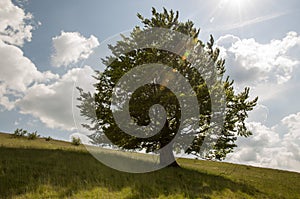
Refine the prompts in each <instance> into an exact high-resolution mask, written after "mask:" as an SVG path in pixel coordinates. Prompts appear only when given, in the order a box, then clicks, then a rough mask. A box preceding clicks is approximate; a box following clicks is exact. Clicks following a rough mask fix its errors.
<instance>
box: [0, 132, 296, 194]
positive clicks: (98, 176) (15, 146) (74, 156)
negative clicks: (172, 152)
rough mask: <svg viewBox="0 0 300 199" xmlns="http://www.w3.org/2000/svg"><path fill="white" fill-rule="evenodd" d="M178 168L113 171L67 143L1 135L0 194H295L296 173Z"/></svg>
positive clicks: (206, 165)
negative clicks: (139, 171) (133, 172)
mask: <svg viewBox="0 0 300 199" xmlns="http://www.w3.org/2000/svg"><path fill="white" fill-rule="evenodd" d="M178 163H179V164H180V165H181V166H182V168H164V169H162V170H159V171H155V172H150V173H144V174H129V173H124V172H120V171H116V170H114V169H111V168H109V167H106V166H105V165H103V164H101V163H99V162H98V161H97V160H96V159H94V158H93V157H92V156H91V155H90V154H89V153H88V152H87V151H86V150H85V148H84V146H73V145H71V144H70V143H68V142H63V141H57V140H51V141H46V140H45V139H36V140H28V139H26V138H12V137H11V135H8V134H2V133H0V198H112V199H116V198H126V199H136V198H272V199H273V198H300V173H295V172H287V171H281V170H273V169H264V168H256V167H251V166H244V165H236V164H230V163H222V162H213V161H201V160H190V159H179V160H178Z"/></svg>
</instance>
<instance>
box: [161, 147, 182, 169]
mask: <svg viewBox="0 0 300 199" xmlns="http://www.w3.org/2000/svg"><path fill="white" fill-rule="evenodd" d="M159 160H160V164H161V165H168V167H180V166H179V164H177V162H176V159H175V156H174V154H173V149H172V145H171V144H170V145H167V146H165V148H164V150H163V151H161V153H160V155H159Z"/></svg>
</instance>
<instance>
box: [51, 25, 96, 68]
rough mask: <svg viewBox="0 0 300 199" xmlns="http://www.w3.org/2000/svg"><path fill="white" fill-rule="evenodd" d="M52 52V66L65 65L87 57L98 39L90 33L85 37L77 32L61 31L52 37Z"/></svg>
mask: <svg viewBox="0 0 300 199" xmlns="http://www.w3.org/2000/svg"><path fill="white" fill-rule="evenodd" d="M52 42H53V47H54V51H55V52H54V54H53V55H52V63H53V65H54V66H57V67H60V66H67V65H69V64H75V63H77V62H78V61H80V60H83V59H87V58H88V57H89V56H90V54H91V53H92V52H93V49H94V48H96V47H97V46H99V42H98V39H97V38H96V37H95V36H93V35H91V36H90V38H85V37H83V36H82V35H80V34H79V33H78V32H63V31H62V32H61V34H60V35H59V36H56V37H54V38H52Z"/></svg>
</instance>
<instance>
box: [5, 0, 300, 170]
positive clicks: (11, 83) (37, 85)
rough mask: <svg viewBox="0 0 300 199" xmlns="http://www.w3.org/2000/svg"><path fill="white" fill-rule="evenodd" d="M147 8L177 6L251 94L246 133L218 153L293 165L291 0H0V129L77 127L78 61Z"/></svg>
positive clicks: (298, 117) (298, 115)
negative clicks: (235, 144) (248, 133)
mask: <svg viewBox="0 0 300 199" xmlns="http://www.w3.org/2000/svg"><path fill="white" fill-rule="evenodd" d="M151 7H155V8H157V10H159V11H160V10H162V7H166V8H167V9H173V10H178V11H179V12H180V20H182V21H186V20H188V19H189V20H192V21H194V22H195V25H196V27H199V28H201V33H200V39H201V40H203V41H207V40H208V38H209V35H210V34H212V35H213V36H214V38H215V41H216V45H217V46H218V47H219V48H220V49H221V52H222V53H221V54H222V57H224V58H225V59H226V63H227V64H226V66H227V73H228V74H229V75H230V76H231V77H232V79H234V80H235V81H236V82H235V83H236V88H237V90H239V89H241V88H243V87H245V86H250V87H251V93H252V94H251V96H252V97H255V96H257V95H258V96H259V104H258V106H257V108H256V109H255V110H254V111H253V113H252V114H251V115H250V117H249V119H248V120H247V125H248V127H249V129H250V130H252V131H253V133H254V135H253V136H252V137H251V138H249V139H247V140H245V139H239V140H238V145H239V147H238V148H237V149H236V151H235V153H233V154H231V155H230V156H229V157H228V158H227V161H230V162H238V163H243V164H251V165H257V166H265V167H272V168H281V169H288V170H294V171H298V172H299V171H300V170H299V168H300V103H299V102H298V101H299V99H300V94H299V92H298V91H299V90H300V78H299V77H300V73H299V72H300V26H299V22H298V20H297V19H299V18H300V2H299V1H298V0H287V1H275V0H265V1H259V0H209V1H208V0H205V1H201V0H194V1H191V0H190V1H175V0H173V1H154V0H153V1H140V0H126V1H117V0H113V1H96V0H94V1H78V0H76V1H73V0H72V1H71V0H64V1H58V0H51V1H50V0H45V1H39V0H32V1H30V0H29V1H13V2H11V1H10V0H0V33H1V34H0V67H1V73H0V131H3V132H12V131H14V130H15V129H16V128H25V129H28V130H29V131H35V130H37V131H38V132H39V133H40V134H41V135H43V136H52V137H54V138H58V139H65V140H68V139H69V138H70V136H71V135H73V134H74V133H77V130H76V128H75V126H74V123H73V117H72V106H71V105H70V106H69V104H71V101H72V96H71V95H69V94H71V93H72V86H73V84H74V82H73V81H74V80H77V81H80V74H82V73H85V74H90V73H91V68H88V67H83V64H82V63H84V61H85V60H86V59H87V58H88V57H89V56H90V55H91V53H92V52H93V50H94V49H96V48H97V47H98V46H101V45H102V42H103V41H104V40H105V39H107V38H109V37H110V36H112V35H116V34H119V33H120V32H123V31H127V30H130V29H132V28H133V27H134V26H136V25H141V24H140V22H139V20H138V18H137V17H136V13H141V14H142V15H143V16H146V17H149V16H150V15H151ZM7 27H10V28H11V29H12V30H13V31H9V30H10V29H7ZM72 45H76V46H80V47H78V48H77V49H76V50H75V49H74V48H72ZM57 104H61V105H60V106H58V105H57Z"/></svg>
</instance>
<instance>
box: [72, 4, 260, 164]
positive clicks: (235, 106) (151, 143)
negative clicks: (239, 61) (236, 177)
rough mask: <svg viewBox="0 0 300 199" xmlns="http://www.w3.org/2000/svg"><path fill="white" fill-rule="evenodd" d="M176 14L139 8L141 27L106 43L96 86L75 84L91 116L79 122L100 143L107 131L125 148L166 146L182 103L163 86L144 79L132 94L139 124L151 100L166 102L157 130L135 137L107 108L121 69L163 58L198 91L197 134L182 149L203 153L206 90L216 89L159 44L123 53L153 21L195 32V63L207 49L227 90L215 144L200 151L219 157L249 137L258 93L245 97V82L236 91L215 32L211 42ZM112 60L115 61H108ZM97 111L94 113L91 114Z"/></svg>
mask: <svg viewBox="0 0 300 199" xmlns="http://www.w3.org/2000/svg"><path fill="white" fill-rule="evenodd" d="M178 17H179V12H176V13H175V12H174V11H173V10H171V11H167V10H166V9H164V10H163V12H162V13H159V12H157V11H156V10H155V9H154V8H153V9H152V17H151V18H149V19H147V18H144V17H143V16H142V15H140V14H138V18H139V19H140V20H141V22H142V23H143V25H144V27H143V28H140V27H138V26H137V27H135V28H134V29H133V31H132V33H131V35H130V37H129V38H126V37H123V40H122V41H118V42H117V44H116V45H115V46H112V45H109V49H110V50H111V51H112V54H113V55H112V56H110V57H106V58H105V59H103V60H102V61H103V63H104V64H105V65H106V66H107V68H106V69H105V71H104V72H102V73H100V72H97V74H96V80H97V84H96V85H95V88H96V92H95V93H90V92H85V91H83V90H82V89H81V88H78V89H79V91H80V97H79V98H78V100H79V101H80V102H81V104H80V105H79V106H78V107H79V108H80V111H81V114H82V115H83V116H85V117H86V118H87V119H88V120H90V124H83V126H84V127H86V128H88V129H89V130H91V131H94V132H95V133H94V134H92V135H91V136H90V138H91V139H92V140H93V142H94V143H96V144H102V143H103V135H105V136H106V137H108V138H109V139H110V141H112V143H113V144H115V145H117V146H119V147H121V148H123V149H138V150H141V149H146V151H147V152H153V151H155V150H157V149H160V148H162V147H164V146H165V145H166V144H168V143H169V142H170V141H171V140H172V139H173V137H174V136H175V134H176V133H177V130H178V127H179V124H180V107H179V104H178V99H176V97H174V94H172V92H170V90H168V89H167V88H166V87H163V86H160V85H155V84H149V85H145V86H143V87H141V88H139V89H137V91H135V93H133V95H132V98H131V100H130V115H131V117H132V119H133V121H135V122H136V124H138V125H141V126H146V125H148V124H149V121H150V118H149V115H148V110H149V108H150V107H151V106H152V105H154V104H161V105H163V106H164V108H165V110H166V112H167V121H166V123H165V125H164V127H163V129H162V130H161V131H160V132H159V133H158V134H156V135H155V136H152V137H150V138H137V137H134V136H131V135H129V134H126V133H125V132H123V131H122V130H121V129H120V128H119V127H118V125H117V124H116V123H115V121H114V118H113V115H112V111H111V110H110V107H111V105H113V106H118V105H117V104H112V103H111V96H112V90H113V88H114V86H115V85H116V84H117V82H118V81H119V79H120V78H121V77H122V76H123V75H124V74H126V73H127V72H128V71H130V70H131V69H133V68H135V67H136V66H139V65H143V64H150V63H161V64H163V65H167V66H172V67H173V68H174V70H176V71H178V72H180V73H181V74H182V75H183V76H184V77H185V78H186V79H187V80H188V81H189V83H190V85H191V86H192V88H193V90H194V92H195V93H196V95H197V100H198V104H199V110H200V116H199V118H198V119H199V125H200V128H199V129H198V130H197V132H196V133H195V132H192V133H193V134H194V135H195V138H194V141H193V142H192V144H191V145H190V146H189V147H188V149H187V150H186V153H188V154H194V155H196V156H203V154H200V148H201V146H202V144H203V141H204V138H205V137H206V136H207V134H208V131H209V129H210V120H211V111H212V110H211V100H210V95H218V93H216V94H215V93H213V91H209V90H208V88H207V85H206V82H205V81H204V79H203V78H202V77H201V74H199V73H198V72H197V71H196V70H195V69H193V66H192V64H191V63H189V62H188V61H187V60H186V59H185V58H184V57H180V56H178V55H176V54H174V53H171V52H168V51H164V50H160V48H159V46H158V48H157V49H153V48H147V49H136V50H134V51H132V52H128V53H121V52H123V51H122V50H123V49H126V47H127V46H136V40H135V38H137V37H139V34H140V32H143V31H146V30H149V29H151V28H153V27H162V28H167V29H170V30H172V31H177V32H180V33H183V34H186V35H188V36H189V37H191V38H194V42H195V46H194V51H195V53H194V54H196V55H195V57H193V59H194V61H195V62H196V63H202V62H203V55H202V54H201V53H202V52H203V50H204V51H205V52H206V54H208V55H209V57H210V61H212V62H213V63H214V64H213V65H214V66H215V70H216V71H217V73H218V75H219V76H220V77H221V82H222V84H221V86H222V87H223V90H224V91H225V95H226V109H225V122H224V128H223V130H222V132H221V135H220V137H219V139H218V140H217V142H216V143H215V145H214V148H213V150H211V151H208V152H206V154H204V157H205V158H208V159H217V160H222V159H224V158H225V157H226V155H227V154H228V153H230V152H232V151H233V149H234V147H236V144H235V141H236V139H237V136H243V137H248V136H250V135H251V132H249V131H248V130H247V128H246V126H245V119H246V118H247V117H248V112H249V111H251V110H253V108H254V106H255V105H256V103H257V100H258V98H255V99H253V100H249V88H245V89H244V91H242V92H240V93H236V92H235V90H234V87H233V83H234V82H233V81H232V80H230V78H229V77H227V78H225V79H223V76H224V74H225V60H223V59H221V58H220V57H219V54H220V50H219V49H218V48H215V47H214V39H213V37H212V36H211V37H210V40H209V42H207V44H205V43H204V42H202V41H200V40H199V39H198V36H199V33H200V29H197V28H195V27H194V23H193V22H192V21H187V22H180V21H179V19H178ZM166 42H168V38H166ZM158 45H159V44H158ZM174 48H175V47H174ZM111 60H114V61H113V62H112V63H110V62H111ZM206 65H207V63H204V64H203V65H201V67H205V66H206ZM161 78H164V77H161ZM212 93H213V94H212ZM95 111H96V115H94V114H93V113H94V112H95Z"/></svg>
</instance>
